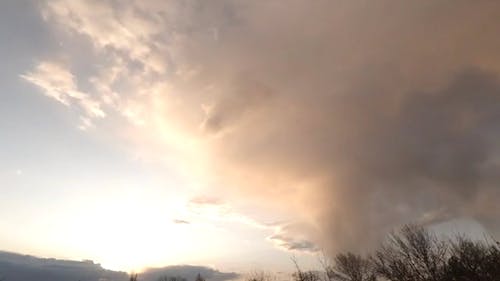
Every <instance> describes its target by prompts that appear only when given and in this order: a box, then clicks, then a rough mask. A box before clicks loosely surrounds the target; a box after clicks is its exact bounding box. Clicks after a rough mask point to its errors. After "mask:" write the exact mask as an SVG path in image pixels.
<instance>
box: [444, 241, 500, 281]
mask: <svg viewBox="0 0 500 281" xmlns="http://www.w3.org/2000/svg"><path fill="white" fill-rule="evenodd" d="M450 244H451V248H450V258H449V260H448V267H447V268H446V274H445V278H444V280H445V281H468V280H481V281H495V280H498V279H499V278H500V277H499V276H500V248H499V246H498V244H497V243H492V242H491V241H489V243H488V241H472V240H471V239H468V238H465V237H464V236H460V237H458V238H457V239H456V240H455V241H451V242H450Z"/></svg>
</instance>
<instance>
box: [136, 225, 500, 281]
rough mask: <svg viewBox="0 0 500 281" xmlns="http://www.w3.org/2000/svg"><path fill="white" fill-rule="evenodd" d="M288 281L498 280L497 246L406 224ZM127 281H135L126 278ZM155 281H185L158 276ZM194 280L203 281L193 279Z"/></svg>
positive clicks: (265, 278)
mask: <svg viewBox="0 0 500 281" xmlns="http://www.w3.org/2000/svg"><path fill="white" fill-rule="evenodd" d="M292 261H293V263H294V264H295V267H296V271H295V272H294V273H293V274H292V281H500V243H498V242H495V241H494V240H492V239H484V240H482V241H478V240H473V239H471V238H468V237H466V236H464V235H458V236H457V237H455V238H453V239H440V238H438V237H437V236H436V234H434V233H433V232H430V231H429V230H427V229H425V228H424V227H422V226H418V225H406V226H404V227H402V228H401V229H400V230H399V231H396V232H393V233H391V234H390V235H389V236H388V238H387V239H386V240H385V241H384V242H383V243H382V244H381V245H380V247H379V248H378V249H377V250H375V251H374V252H373V253H371V254H369V255H366V256H362V255H359V254H355V253H352V252H346V253H339V254H337V255H336V256H335V257H333V258H332V259H328V258H324V259H321V265H322V269H321V270H307V271H304V270H302V269H301V268H300V266H299V264H298V262H297V260H296V259H295V258H293V259H292ZM277 280H278V278H277V277H276V276H274V275H273V274H270V273H265V272H254V273H252V274H250V275H249V276H247V278H246V281H277ZM130 281H138V276H137V275H131V276H130ZM158 281H186V279H185V278H182V277H168V276H164V277H160V279H159V280H158ZM195 281H205V279H204V278H203V277H201V275H200V274H198V276H197V278H196V280H195Z"/></svg>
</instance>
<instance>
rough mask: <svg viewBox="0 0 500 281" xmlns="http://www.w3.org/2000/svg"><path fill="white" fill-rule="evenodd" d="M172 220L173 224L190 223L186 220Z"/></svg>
mask: <svg viewBox="0 0 500 281" xmlns="http://www.w3.org/2000/svg"><path fill="white" fill-rule="evenodd" d="M173 222H174V223H175V224H190V222H189V221H187V220H180V219H175V220H173Z"/></svg>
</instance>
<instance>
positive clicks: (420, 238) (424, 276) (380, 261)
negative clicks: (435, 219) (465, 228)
mask: <svg viewBox="0 0 500 281" xmlns="http://www.w3.org/2000/svg"><path fill="white" fill-rule="evenodd" d="M447 253H448V246H447V244H446V243H444V242H442V241H439V240H438V239H437V237H436V236H435V235H434V234H432V233H430V232H429V231H427V230H425V229H424V228H423V227H422V226H417V225H406V226H404V227H403V228H402V229H401V230H400V231H399V232H395V233H392V234H391V235H390V237H389V239H388V241H386V242H385V243H383V245H382V246H381V249H380V250H378V251H377V252H376V253H375V256H374V258H373V259H372V261H373V264H374V266H375V270H376V272H377V274H378V275H380V276H381V277H383V278H385V279H387V280H391V281H440V280H442V278H443V274H444V269H445V267H446V261H447Z"/></svg>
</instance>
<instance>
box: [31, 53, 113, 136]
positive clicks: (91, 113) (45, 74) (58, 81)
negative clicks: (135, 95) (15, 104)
mask: <svg viewBox="0 0 500 281" xmlns="http://www.w3.org/2000/svg"><path fill="white" fill-rule="evenodd" d="M21 77H22V78H23V79H25V80H26V81H28V82H30V83H32V84H34V85H36V86H38V87H39V88H41V89H42V90H43V93H44V94H45V95H46V96H48V97H50V98H53V99H55V100H56V101H58V102H60V103H62V104H64V105H65V106H71V105H73V104H76V105H77V106H78V107H79V108H80V109H81V110H82V111H83V114H84V116H82V117H81V118H82V125H80V128H81V129H86V128H88V127H91V126H92V123H91V119H90V118H92V119H95V118H104V117H105V116H106V113H105V112H104V111H103V110H102V108H101V103H100V102H99V101H97V100H94V99H93V98H92V97H91V96H89V95H88V94H86V93H84V92H82V91H80V90H78V86H77V83H76V79H75V77H74V75H73V74H72V73H71V72H70V71H69V70H68V69H66V68H65V67H64V66H63V65H61V64H59V63H55V62H48V61H44V62H41V63H39V64H38V65H37V66H36V68H35V70H33V71H32V72H27V73H26V74H23V75H21Z"/></svg>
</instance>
